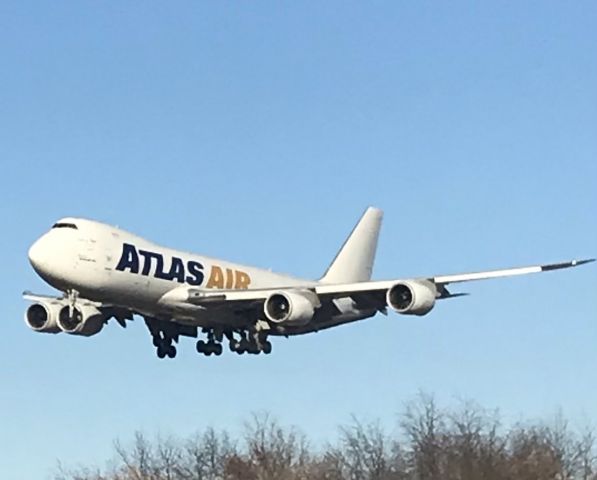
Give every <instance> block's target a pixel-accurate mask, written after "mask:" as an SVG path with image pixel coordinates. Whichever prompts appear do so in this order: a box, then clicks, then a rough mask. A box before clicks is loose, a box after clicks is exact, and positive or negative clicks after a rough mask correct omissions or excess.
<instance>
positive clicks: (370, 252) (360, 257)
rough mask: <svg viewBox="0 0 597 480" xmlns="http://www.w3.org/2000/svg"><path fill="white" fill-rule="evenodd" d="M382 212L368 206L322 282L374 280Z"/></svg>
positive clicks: (322, 278)
mask: <svg viewBox="0 0 597 480" xmlns="http://www.w3.org/2000/svg"><path fill="white" fill-rule="evenodd" d="M382 217H383V212H382V211H381V210H380V209H379V208H374V207H369V208H368V209H367V210H366V211H365V213H364V214H363V216H362V217H361V219H360V220H359V223H357V224H356V226H355V227H354V229H353V231H352V232H351V234H350V235H349V237H348V238H347V239H346V241H345V242H344V245H342V248H341V249H340V251H339V252H338V253H337V254H336V258H334V261H333V262H332V264H331V265H330V266H329V267H328V269H327V271H326V272H325V274H324V276H323V277H321V279H320V282H322V283H353V282H365V281H367V280H370V279H371V272H372V270H373V261H374V260H375V251H376V250H377V238H378V237H379V229H380V228H381V219H382Z"/></svg>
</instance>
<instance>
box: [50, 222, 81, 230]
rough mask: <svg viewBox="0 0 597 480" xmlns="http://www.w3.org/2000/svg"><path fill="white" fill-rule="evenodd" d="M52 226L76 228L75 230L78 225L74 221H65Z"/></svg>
mask: <svg viewBox="0 0 597 480" xmlns="http://www.w3.org/2000/svg"><path fill="white" fill-rule="evenodd" d="M52 228H74V229H75V230H77V226H76V225H75V224H74V223H63V222H58V223H55V224H54V225H53V226H52Z"/></svg>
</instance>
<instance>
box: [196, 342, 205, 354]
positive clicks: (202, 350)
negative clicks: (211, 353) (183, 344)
mask: <svg viewBox="0 0 597 480" xmlns="http://www.w3.org/2000/svg"><path fill="white" fill-rule="evenodd" d="M205 347H206V345H205V342H204V341H203V340H199V341H198V342H197V353H205Z"/></svg>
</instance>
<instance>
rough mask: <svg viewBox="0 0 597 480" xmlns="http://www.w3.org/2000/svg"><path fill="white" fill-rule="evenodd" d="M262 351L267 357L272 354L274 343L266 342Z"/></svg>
mask: <svg viewBox="0 0 597 480" xmlns="http://www.w3.org/2000/svg"><path fill="white" fill-rule="evenodd" d="M261 351H262V352H263V353H265V354H266V355H269V354H270V353H272V343H271V342H269V341H265V342H264V343H263V346H262V348H261Z"/></svg>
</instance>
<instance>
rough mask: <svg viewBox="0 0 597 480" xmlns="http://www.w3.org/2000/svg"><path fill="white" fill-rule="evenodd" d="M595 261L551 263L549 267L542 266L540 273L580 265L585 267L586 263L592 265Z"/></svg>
mask: <svg viewBox="0 0 597 480" xmlns="http://www.w3.org/2000/svg"><path fill="white" fill-rule="evenodd" d="M595 260H596V259H595V258H587V259H584V260H572V261H570V262H563V263H553V264H551V265H542V266H541V271H543V272H548V271H550V270H560V269H562V268H570V267H580V266H581V265H586V264H587V263H592V262H594V261H595Z"/></svg>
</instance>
